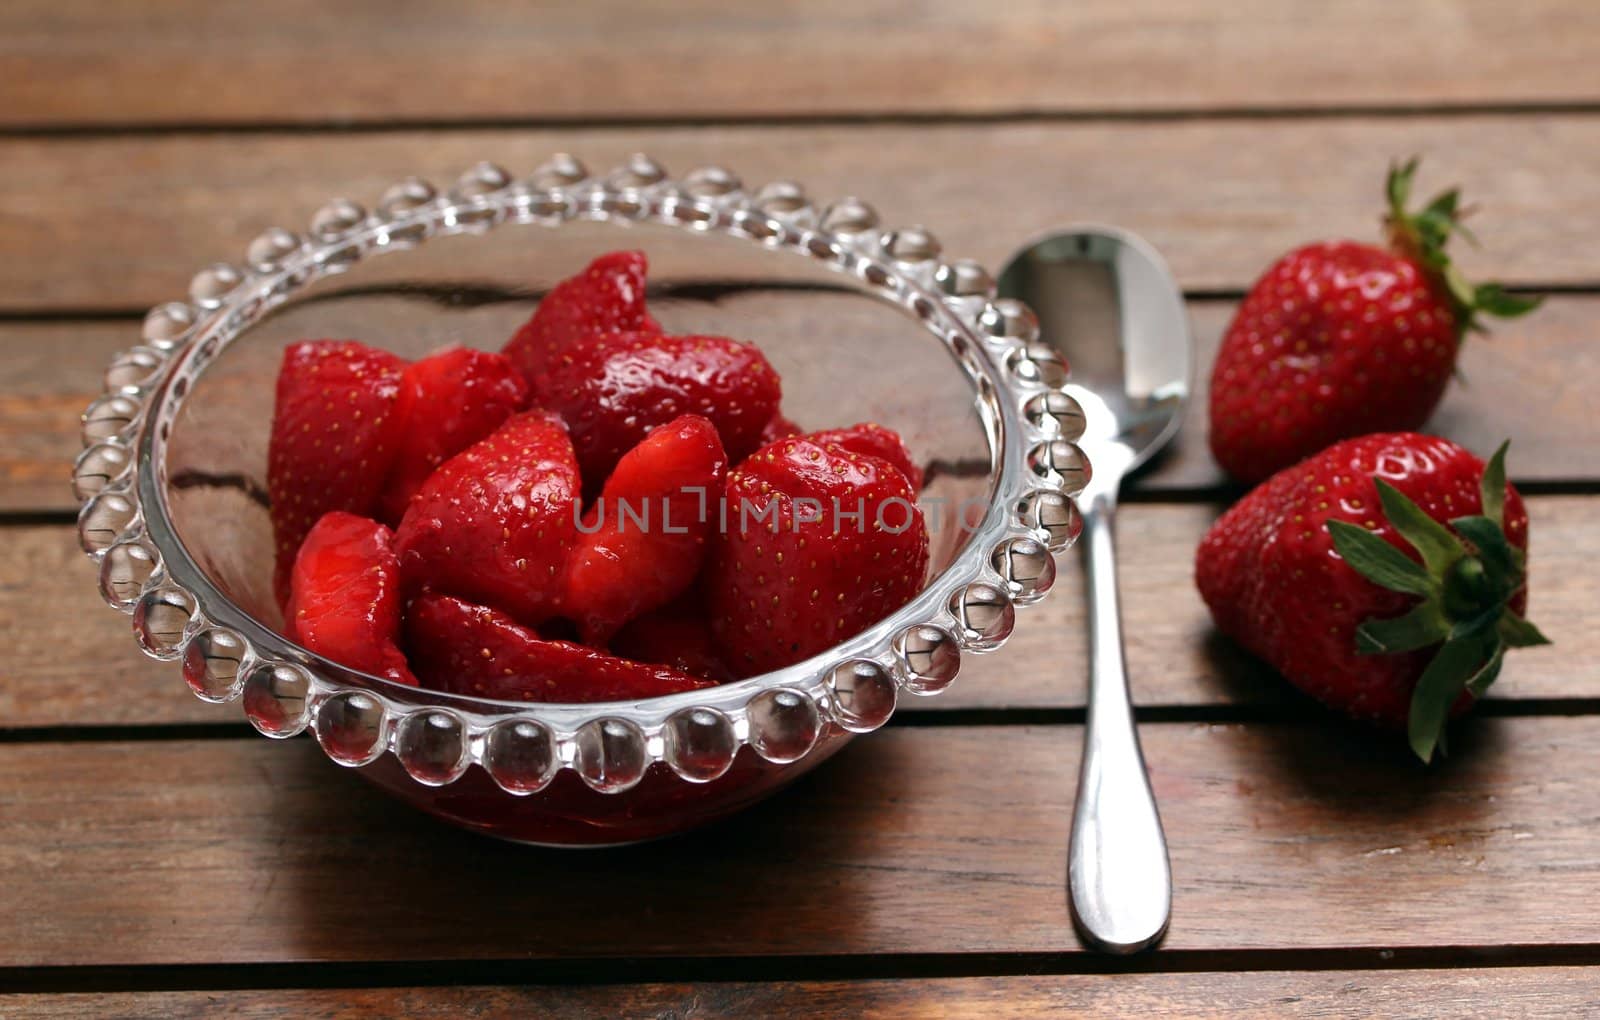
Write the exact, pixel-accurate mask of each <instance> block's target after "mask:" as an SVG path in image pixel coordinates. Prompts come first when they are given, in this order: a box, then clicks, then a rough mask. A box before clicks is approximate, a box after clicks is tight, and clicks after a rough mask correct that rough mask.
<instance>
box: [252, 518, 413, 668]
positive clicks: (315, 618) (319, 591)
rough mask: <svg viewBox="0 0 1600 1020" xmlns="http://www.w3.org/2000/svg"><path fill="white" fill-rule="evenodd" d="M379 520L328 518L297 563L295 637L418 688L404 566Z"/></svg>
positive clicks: (287, 623)
mask: <svg viewBox="0 0 1600 1020" xmlns="http://www.w3.org/2000/svg"><path fill="white" fill-rule="evenodd" d="M393 538H394V536H393V535H391V534H390V532H389V529H388V528H386V527H384V526H383V525H381V524H379V523H378V522H377V521H369V520H367V519H366V518H365V517H357V516H356V515H355V514H347V513H342V512H339V511H334V512H333V513H328V514H324V515H323V516H322V519H321V520H319V521H318V522H317V523H316V525H315V526H314V527H313V528H312V529H311V531H310V533H308V534H307V535H306V540H305V542H303V543H302V544H301V546H300V554H299V555H298V556H297V557H296V558H295V561H294V572H293V574H292V577H291V581H290V589H289V604H288V606H287V608H285V610H284V629H285V631H287V633H288V636H289V637H290V638H292V639H294V640H295V641H298V642H300V643H301V644H302V645H305V646H306V647H307V648H309V649H311V650H312V651H313V652H316V653H317V654H318V655H321V656H324V657H325V658H329V659H332V660H333V661H334V662H337V663H339V664H340V665H342V666H347V667H349V668H350V669H358V670H362V671H364V672H367V673H376V674H377V675H379V676H386V677H388V678H389V679H390V680H397V681H399V682H400V683H403V684H410V685H412V686H413V687H414V686H416V683H417V678H416V677H414V676H412V675H411V670H409V669H407V668H406V659H405V656H404V655H403V654H401V652H400V647H399V644H398V642H399V640H400V564H399V561H398V560H396V559H395V555H394V546H393V544H392V543H393Z"/></svg>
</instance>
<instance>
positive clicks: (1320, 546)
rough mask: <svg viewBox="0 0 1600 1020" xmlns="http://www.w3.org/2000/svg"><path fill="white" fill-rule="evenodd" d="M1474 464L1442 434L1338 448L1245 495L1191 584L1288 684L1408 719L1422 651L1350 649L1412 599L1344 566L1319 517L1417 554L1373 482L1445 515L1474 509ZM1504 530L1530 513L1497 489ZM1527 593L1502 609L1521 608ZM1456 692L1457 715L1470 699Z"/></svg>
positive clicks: (1230, 631) (1374, 713)
mask: <svg viewBox="0 0 1600 1020" xmlns="http://www.w3.org/2000/svg"><path fill="white" fill-rule="evenodd" d="M1483 472H1484V462H1483V461H1482V460H1480V459H1479V458H1478V457H1476V456H1475V455H1473V454H1472V453H1471V452H1469V451H1467V450H1465V449H1463V448H1462V447H1460V446H1458V445H1456V444H1455V443H1452V442H1450V441H1449V440H1445V439H1438V438H1435V437H1431V436H1421V435H1417V434H1414V433H1385V434H1377V435H1372V436H1365V437H1361V438H1358V439H1353V440H1347V441H1345V442H1342V443H1338V444H1336V445H1334V446H1332V447H1330V448H1329V449H1327V450H1326V451H1324V452H1323V453H1321V454H1319V455H1317V456H1315V457H1312V458H1310V459H1308V460H1306V461H1304V462H1302V463H1300V464H1298V465H1296V466H1294V467H1292V468H1288V469H1286V470H1284V471H1282V472H1280V473H1278V474H1277V475H1274V476H1273V477H1272V478H1270V479H1269V480H1267V481H1266V482H1264V483H1263V484H1262V485H1260V486H1259V487H1257V488H1256V489H1255V490H1253V491H1252V492H1250V493H1249V494H1248V495H1247V496H1245V497H1244V498H1243V499H1242V500H1240V501H1239V502H1238V503H1237V504H1236V505H1234V506H1233V507H1232V508H1231V509H1229V510H1228V512H1227V513H1225V514H1223V515H1222V517H1221V518H1220V519H1219V520H1218V521H1217V522H1216V523H1215V524H1214V525H1213V526H1212V527H1211V529H1210V531H1209V532H1207V534H1206V536H1205V538H1204V540H1203V541H1202V542H1201V544H1200V548H1199V551H1198V553H1197V555H1196V559H1195V580H1196V583H1197V584H1198V586H1199V589H1200V594H1201V596H1202V597H1203V598H1204V600H1205V602H1206V605H1207V606H1208V607H1209V608H1210V610H1211V614H1212V618H1213V619H1214V620H1215V621H1216V624H1217V628H1218V629H1219V630H1221V631H1222V632H1223V633H1224V634H1226V635H1228V636H1229V637H1231V638H1233V639H1234V640H1235V641H1237V642H1238V643H1239V644H1240V645H1242V646H1243V647H1244V648H1245V649H1246V650H1248V651H1250V652H1252V653H1254V654H1255V655H1257V656H1259V657H1260V658H1262V659H1264V660H1265V661H1266V662H1267V663H1268V664H1270V665H1271V666H1273V667H1274V668H1275V669H1277V670H1278V672H1280V673H1282V674H1283V676H1284V677H1286V678H1287V679H1288V680H1289V681H1290V682H1291V683H1293V684H1294V685H1295V686H1296V687H1298V688H1300V689H1301V690H1303V691H1305V692H1306V693H1307V694H1310V695H1311V696H1312V697H1314V698H1316V699H1317V700H1319V701H1322V702H1324V703H1325V704H1328V705H1330V706H1332V707H1334V708H1337V709H1339V710H1341V711H1344V712H1346V713H1348V714H1350V715H1353V716H1356V717H1359V718H1363V719H1368V720H1371V721H1374V722H1378V723H1380V724H1383V725H1385V726H1389V727H1403V726H1404V725H1405V724H1406V721H1407V716H1408V712H1409V709H1410V704H1411V695H1412V691H1413V689H1414V688H1415V686H1416V684H1417V680H1418V678H1419V676H1420V675H1421V674H1422V671H1423V669H1424V667H1425V666H1426V665H1427V663H1428V662H1429V660H1430V657H1431V654H1432V653H1431V651H1430V650H1427V649H1423V650H1413V651H1407V652H1400V653H1395V654H1387V655H1373V654H1362V653H1361V652H1360V651H1358V645H1357V640H1356V632H1357V629H1358V628H1359V627H1360V626H1361V625H1362V624H1363V623H1365V622H1367V621H1369V620H1375V619H1379V620H1382V619H1392V618H1395V617H1398V616H1400V615H1402V614H1404V613H1405V612H1406V611H1407V610H1408V609H1409V608H1410V607H1411V606H1412V604H1413V603H1415V602H1416V599H1415V598H1414V597H1412V596H1408V595H1405V594H1402V593H1399V592H1395V591H1390V590H1387V589H1385V588H1383V587H1380V586H1378V585H1376V584H1374V583H1373V582H1371V581H1369V580H1368V579H1367V578H1365V577H1363V576H1361V575H1360V574H1359V573H1357V572H1356V571H1355V570H1353V569H1351V567H1350V565H1349V564H1348V563H1346V562H1345V561H1344V560H1343V559H1342V558H1341V557H1340V555H1339V554H1338V552H1337V551H1336V550H1335V548H1334V543H1333V538H1332V536H1331V535H1330V533H1329V530H1328V527H1327V522H1328V521H1329V520H1336V521H1346V522H1349V523H1351V524H1354V525H1357V526H1359V527H1361V528H1364V529H1366V530H1368V531H1370V532H1371V533H1372V534H1374V535H1376V536H1378V537H1380V538H1382V539H1383V540H1384V541H1385V542H1387V543H1389V544H1390V545H1392V546H1393V547H1394V548H1396V549H1399V550H1400V551H1401V552H1403V553H1404V554H1405V555H1406V556H1407V557H1409V558H1411V559H1416V558H1417V554H1416V552H1415V551H1414V550H1412V549H1411V548H1410V547H1409V546H1408V545H1407V544H1406V543H1405V542H1404V541H1403V540H1402V539H1401V537H1400V536H1399V534H1398V532H1397V531H1396V529H1395V527H1394V525H1393V524H1392V522H1390V521H1389V520H1388V519H1387V518H1386V517H1385V515H1384V512H1383V508H1382V506H1381V504H1380V501H1379V494H1378V490H1377V487H1376V483H1375V481H1374V479H1383V480H1384V481H1386V482H1388V483H1390V484H1391V485H1393V486H1394V487H1395V488H1396V489H1397V490H1399V491H1400V492H1401V493H1403V494H1404V495H1405V496H1407V497H1409V498H1410V499H1411V500H1412V501H1413V502H1415V503H1416V505H1417V506H1419V507H1420V508H1421V509H1422V511H1423V512H1424V513H1426V514H1427V515H1428V517H1430V518H1432V519H1434V520H1436V521H1440V522H1444V521H1449V520H1452V519H1455V518H1459V517H1463V516H1468V515H1474V514H1478V513H1480V512H1481V510H1482V508H1483V507H1482V499H1481V495H1480V493H1479V490H1478V486H1479V482H1480V480H1481V478H1482V477H1483ZM1504 522H1505V523H1504V533H1505V537H1506V540H1507V541H1508V542H1509V543H1510V544H1511V545H1512V546H1513V547H1515V548H1517V549H1521V550H1526V549H1527V545H1528V515H1527V511H1526V509H1525V508H1524V506H1523V503H1522V498H1521V497H1520V496H1519V495H1518V493H1517V491H1516V489H1515V488H1514V487H1511V486H1509V485H1508V486H1507V487H1506V496H1505V513H1504ZM1526 600H1527V591H1526V589H1525V588H1524V589H1522V590H1520V591H1518V592H1517V593H1516V594H1515V595H1514V597H1513V598H1512V599H1511V603H1510V608H1511V610H1512V611H1513V612H1515V613H1518V614H1521V613H1522V611H1523V609H1524V608H1525V605H1526ZM1470 700H1471V699H1470V697H1468V696H1465V695H1463V697H1462V700H1461V701H1460V702H1459V703H1458V704H1457V706H1456V708H1457V710H1458V711H1459V710H1460V709H1461V708H1464V707H1465V706H1466V704H1467V703H1469V702H1470Z"/></svg>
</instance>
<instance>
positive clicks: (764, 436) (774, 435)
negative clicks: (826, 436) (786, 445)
mask: <svg viewBox="0 0 1600 1020" xmlns="http://www.w3.org/2000/svg"><path fill="white" fill-rule="evenodd" d="M804 433H805V429H803V428H801V427H800V426H798V425H796V424H795V423H794V422H792V421H790V420H789V419H787V418H785V417H784V416H783V413H782V412H781V411H780V412H779V413H777V414H775V415H773V416H772V420H771V421H768V422H767V424H766V426H765V427H764V428H763V429H762V430H761V445H762V446H766V445H767V444H768V443H776V442H777V441H778V440H780V439H788V438H789V437H790V436H798V435H802V434H804Z"/></svg>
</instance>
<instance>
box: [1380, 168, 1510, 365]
mask: <svg viewBox="0 0 1600 1020" xmlns="http://www.w3.org/2000/svg"><path fill="white" fill-rule="evenodd" d="M1419 162H1420V161H1419V160H1418V159H1417V158H1416V157H1413V158H1411V159H1409V160H1407V161H1406V162H1404V163H1395V164H1391V165H1390V167H1389V176H1388V180H1387V182H1386V184H1385V192H1386V194H1387V196H1388V201H1389V212H1388V216H1387V217H1386V218H1385V227H1386V228H1387V230H1388V234H1389V244H1390V245H1391V246H1392V247H1393V248H1394V249H1395V250H1396V251H1397V252H1399V253H1400V254H1401V255H1403V256H1405V257H1406V258H1408V259H1410V260H1412V261H1413V262H1416V263H1417V264H1418V265H1420V266H1422V268H1423V269H1424V270H1425V271H1426V272H1427V273H1428V275H1429V276H1430V277H1432V278H1433V280H1434V282H1435V283H1436V284H1437V285H1438V286H1440V287H1442V288H1443V289H1444V291H1445V292H1446V293H1447V294H1449V296H1450V303H1451V306H1452V307H1453V309H1454V311H1455V317H1456V339H1457V341H1459V340H1460V339H1461V338H1462V337H1463V336H1465V335H1466V333H1467V331H1468V330H1476V331H1479V332H1483V331H1484V326H1483V323H1482V321H1481V318H1480V317H1481V316H1492V317H1495V318H1500V319H1512V318H1516V317H1517V316H1519V315H1526V314H1527V313H1529V312H1531V311H1533V310H1534V309H1535V308H1537V307H1539V299H1538V298H1527V297H1519V296H1517V295H1515V294H1509V293H1507V292H1506V289H1505V287H1504V286H1502V285H1501V284H1498V283H1482V284H1477V285H1474V284H1472V283H1471V282H1470V281H1468V280H1467V278H1466V277H1465V276H1463V275H1462V274H1461V270H1460V269H1459V268H1458V267H1457V266H1456V265H1455V264H1454V263H1452V262H1451V261H1450V256H1449V254H1447V253H1446V251H1445V246H1446V245H1447V244H1448V243H1449V241H1450V237H1451V235H1452V234H1461V235H1462V236H1464V237H1466V239H1467V240H1468V241H1473V242H1474V243H1476V242H1475V239H1474V238H1473V236H1472V234H1471V233H1470V232H1469V231H1468V230H1467V229H1466V227H1464V226H1462V224H1461V218H1462V216H1463V215H1464V212H1465V211H1464V210H1463V209H1462V208H1461V192H1460V189H1458V188H1451V189H1450V190H1448V191H1445V192H1442V193H1440V194H1439V195H1438V196H1436V197H1435V198H1434V199H1433V200H1432V201H1431V202H1429V203H1428V204H1427V205H1425V206H1423V207H1422V208H1421V209H1420V210H1418V211H1417V212H1414V213H1413V212H1411V211H1409V209H1408V208H1407V206H1408V205H1409V204H1410V201H1411V184H1412V181H1413V179H1414V178H1415V177H1416V173H1417V165H1418V163H1419Z"/></svg>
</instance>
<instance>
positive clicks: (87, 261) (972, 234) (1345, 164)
mask: <svg viewBox="0 0 1600 1020" xmlns="http://www.w3.org/2000/svg"><path fill="white" fill-rule="evenodd" d="M0 37H3V36H0ZM422 91H426V90H422ZM1597 148H1600V120H1597V119H1595V118H1592V117H1584V116H1571V115H1564V116H1538V117H1505V116H1472V117H1451V118H1399V119H1370V118H1331V119H1316V120H1278V119H1253V120H1242V121H1209V120H1197V121H1180V122H1132V123H1105V122H1087V123H1067V124H1062V123H1007V124H949V125H940V126H929V125H892V124H872V125H854V126H760V127H755V126H751V127H704V128H682V129H678V128H673V129H668V128H620V129H583V128H572V129H561V130H527V131H525V130H515V131H513V130H473V131H459V132H449V133H438V132H421V131H401V132H394V133H388V132H384V133H376V134H356V135H339V134H326V135H325V134H311V135H272V134H267V135H255V134H250V135H232V134H216V135H180V136H158V137H109V138H65V139H39V138H13V139H10V140H6V141H4V142H0V166H5V167H6V168H7V173H6V178H5V181H4V183H3V185H0V205H3V207H4V208H5V209H7V210H11V211H12V212H11V214H10V215H8V216H6V217H4V218H0V263H3V264H4V265H6V266H7V268H8V271H7V272H6V274H5V275H4V277H3V278H0V311H5V310H18V309H20V310H25V311H26V310H37V309H41V308H95V309H104V308H115V309H127V308H133V307H144V306H148V305H151V304H154V303H156V302H158V301H164V300H168V299H171V298H175V297H180V296H182V295H183V294H184V293H185V292H186V291H187V287H188V280H189V278H190V276H192V275H193V273H194V272H195V271H197V270H198V269H200V268H202V267H204V266H206V265H208V264H210V263H211V262H213V261H215V260H217V259H228V258H234V259H237V258H241V257H242V255H243V252H244V249H245V246H246V245H247V244H248V242H249V240H250V238H251V237H253V236H255V234H256V233H258V232H259V231H260V230H261V229H262V228H264V227H266V226H269V225H272V224H279V225H283V226H289V227H296V226H299V225H302V224H304V223H305V222H306V221H307V220H309V218H310V216H311V214H312V211H313V210H315V209H316V208H317V207H318V206H319V205H321V204H322V203H323V202H325V201H327V200H328V199H330V198H332V197H333V196H335V195H339V194H345V195H349V196H351V197H353V198H357V199H361V200H363V201H367V202H372V201H375V200H376V198H377V196H378V195H380V194H381V193H382V191H383V189H384V188H385V187H386V186H387V185H388V184H390V183H391V182H392V181H394V180H397V179H399V178H400V177H403V176H405V175H407V174H413V173H419V174H422V175H424V176H430V177H432V178H434V179H436V180H439V181H441V182H446V181H448V180H450V179H451V178H452V177H453V176H454V175H455V174H457V173H459V172H460V171H461V170H463V169H465V168H466V167H468V166H470V165H472V164H473V163H475V162H477V161H479V160H482V159H492V160H495V161H497V162H500V163H502V164H503V165H505V166H506V168H507V169H509V170H511V171H513V172H514V173H526V172H528V171H530V170H532V169H533V168H534V167H535V166H536V165H537V164H538V163H540V162H541V161H542V160H544V159H545V158H547V157H548V156H549V155H550V154H551V153H552V152H554V151H557V150H570V151H572V152H574V153H576V154H577V155H579V156H580V157H581V158H583V159H585V160H586V161H588V162H589V163H590V164H591V165H592V166H593V167H595V168H597V169H598V168H604V167H607V166H610V165H613V164H615V163H616V162H618V161H620V160H621V159H623V158H625V157H626V155H627V154H629V153H632V152H634V151H637V150H645V151H649V152H651V153H652V154H654V155H655V156H656V157H657V158H658V159H660V160H662V161H663V162H664V163H665V164H666V165H667V166H668V167H669V168H672V169H675V170H678V171H684V170H687V169H689V168H690V167H693V166H695V165H698V164H702V163H707V162H721V163H725V164H726V165H728V166H730V167H732V168H733V169H735V170H737V171H739V172H740V173H741V174H742V175H744V178H745V179H746V180H747V181H749V182H751V183H752V184H759V183H762V182H765V181H769V180H773V179H775V178H785V177H796V178H798V179H800V180H801V181H802V182H804V183H805V184H806V185H807V186H808V187H810V188H812V189H813V193H814V194H815V195H816V196H818V197H819V198H820V199H824V200H827V199H833V198H837V197H839V196H841V195H844V194H858V195H861V196H862V197H864V198H867V199H868V200H871V201H874V202H876V203H877V204H878V205H879V206H880V208H881V211H882V212H883V214H884V216H885V218H886V221H887V222H890V223H908V222H922V223H926V224H928V225H929V227H931V228H932V229H933V230H934V231H935V232H937V233H938V234H939V236H940V237H941V238H942V239H943V241H944V243H945V250H946V251H947V252H949V253H950V254H951V255H970V256H974V257H977V258H980V259H983V260H984V261H985V262H986V263H987V264H989V265H991V266H993V267H995V268H998V264H999V263H1000V262H1001V261H1003V260H1004V259H1005V258H1006V256H1007V255H1008V254H1009V253H1010V251H1011V250H1012V249H1013V248H1014V247H1015V246H1016V245H1018V244H1019V243H1021V242H1022V241H1024V240H1026V239H1027V238H1028V237H1030V236H1032V235H1034V234H1037V233H1038V232H1040V231H1041V230H1044V229H1047V228H1050V227H1055V226H1060V225H1063V224H1067V223H1071V222H1073V221H1079V220H1095V221H1100V222H1112V223H1117V224H1120V225H1122V226H1124V227H1127V228H1129V229H1132V230H1136V231H1138V232H1140V233H1142V234H1144V235H1146V236H1147V237H1149V239H1150V240H1151V241H1152V242H1153V243H1154V244H1156V245H1157V247H1159V248H1160V249H1161V250H1162V251H1164V252H1165V253H1166V254H1167V256H1168V257H1169V258H1170V260H1171V262H1172V264H1173V266H1174V268H1175V271H1176V273H1177V275H1178V278H1179V280H1180V281H1181V282H1182V283H1183V284H1184V285H1185V286H1186V287H1188V288H1191V289H1193V288H1201V289H1207V290H1212V289H1238V288H1242V287H1244V286H1245V285H1246V284H1247V283H1249V281H1251V280H1252V279H1254V278H1255V276H1256V275H1257V274H1258V273H1259V272H1260V271H1261V270H1262V268H1264V267H1265V265H1266V264H1267V263H1268V262H1269V261H1270V260H1271V259H1273V258H1275V257H1276V256H1277V255H1279V254H1281V253H1282V252H1284V251H1286V250H1288V249H1289V248H1291V247H1294V246H1296V245H1299V244H1302V243H1304V242H1307V241H1310V240H1315V239H1317V238H1321V237H1329V236H1341V235H1345V236H1352V237H1359V238H1375V237H1376V236H1377V235H1378V232H1379V231H1378V219H1379V215H1380V213H1381V211H1382V210H1381V178H1382V175H1383V169H1384V167H1385V165H1386V164H1387V163H1388V161H1389V160H1391V159H1393V158H1394V157H1396V156H1405V155H1408V154H1411V153H1423V154H1425V155H1426V157H1427V160H1428V165H1427V170H1426V172H1425V179H1424V180H1423V181H1421V182H1420V185H1419V186H1420V187H1421V188H1422V189H1423V190H1428V189H1430V188H1432V187H1433V186H1435V185H1443V184H1449V183H1459V184H1461V185H1463V186H1464V188H1465V189H1466V193H1467V194H1468V195H1469V196H1470V198H1471V199H1472V201H1473V202H1474V204H1476V205H1478V206H1480V207H1481V210H1482V212H1481V213H1480V214H1479V215H1478V217H1477V218H1476V220H1475V222H1476V226H1477V229H1478V232H1479V233H1480V234H1481V236H1482V238H1483V241H1484V248H1483V249H1482V250H1481V251H1477V250H1473V249H1471V248H1466V247H1464V248H1463V251H1462V252H1461V262H1462V264H1463V265H1464V267H1465V268H1466V269H1467V270H1468V271H1469V272H1476V273H1478V274H1480V275H1487V274H1490V273H1492V274H1494V275H1497V276H1500V277H1503V278H1505V279H1507V280H1508V281H1510V282H1513V283H1542V284H1559V283H1568V284H1570V283H1584V284H1592V283H1595V282H1596V274H1595V266H1596V264H1597V263H1600V235H1597V233H1596V232H1595V231H1594V230H1593V229H1592V226H1591V223H1590V220H1589V218H1588V217H1586V216H1584V215H1581V211H1582V210H1585V209H1590V208H1594V207H1595V206H1596V205H1600V177H1597V176H1596V175H1595V174H1592V173H1589V172H1587V171H1588V167H1589V162H1588V161H1586V160H1585V159H1584V158H1583V154H1585V153H1590V152H1594V151H1596V149H1597ZM462 257H463V258H464V259H465V258H468V257H469V256H467V255H465V254H464V255H463V256H462Z"/></svg>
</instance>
